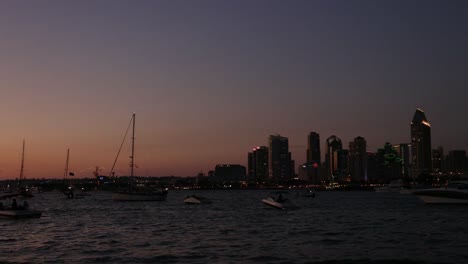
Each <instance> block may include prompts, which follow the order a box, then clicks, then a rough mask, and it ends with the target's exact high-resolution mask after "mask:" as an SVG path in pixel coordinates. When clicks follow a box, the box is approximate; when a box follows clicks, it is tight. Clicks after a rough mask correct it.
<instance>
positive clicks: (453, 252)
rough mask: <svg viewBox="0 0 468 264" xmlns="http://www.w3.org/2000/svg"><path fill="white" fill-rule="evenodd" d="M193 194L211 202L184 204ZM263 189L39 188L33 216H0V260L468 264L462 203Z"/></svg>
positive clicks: (467, 215)
mask: <svg viewBox="0 0 468 264" xmlns="http://www.w3.org/2000/svg"><path fill="white" fill-rule="evenodd" d="M192 193H196V194H198V195H203V196H206V197H209V198H211V200H212V201H213V203H211V204H202V205H186V204H184V203H183V202H182V200H183V198H185V197H186V196H187V195H189V194H192ZM268 194H269V191H263V190H262V191H251V190H249V191H172V192H170V193H169V195H168V199H167V201H165V202H130V203H128V202H127V203H125V202H113V201H112V200H111V193H107V192H95V193H93V194H92V195H91V196H89V197H86V198H84V199H79V200H67V199H65V198H64V197H63V195H62V194H61V193H57V192H53V193H41V194H39V195H38V196H36V197H35V198H33V199H32V200H30V204H31V206H32V207H36V208H41V209H43V211H44V212H43V216H42V217H41V218H39V219H25V220H10V219H0V263H4V262H10V263H467V261H468V251H467V250H466V248H467V246H468V236H467V235H466V234H467V233H468V224H467V223H468V210H467V208H468V207H467V206H463V205H461V206H460V205H457V206H451V205H438V206H431V205H425V204H423V203H421V202H420V201H419V200H418V199H417V198H416V197H414V196H411V195H400V194H395V193H375V192H319V193H317V196H316V197H315V198H307V197H295V196H294V194H295V192H294V191H290V194H291V195H290V197H291V198H292V199H293V200H294V202H295V203H296V204H297V205H298V206H300V208H299V209H297V210H284V211H281V210H276V209H270V208H267V207H266V206H265V205H263V204H262V203H261V199H262V198H266V197H267V196H268Z"/></svg>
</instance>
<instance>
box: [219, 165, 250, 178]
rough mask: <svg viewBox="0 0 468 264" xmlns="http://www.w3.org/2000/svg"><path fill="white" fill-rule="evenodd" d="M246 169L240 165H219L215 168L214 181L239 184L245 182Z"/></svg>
mask: <svg viewBox="0 0 468 264" xmlns="http://www.w3.org/2000/svg"><path fill="white" fill-rule="evenodd" d="M245 176H246V169H245V167H244V166H242V165H239V164H218V165H216V167H215V170H214V175H213V176H212V180H213V181H217V182H238V181H243V180H245Z"/></svg>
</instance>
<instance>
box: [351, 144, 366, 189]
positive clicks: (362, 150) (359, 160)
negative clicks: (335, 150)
mask: <svg viewBox="0 0 468 264" xmlns="http://www.w3.org/2000/svg"><path fill="white" fill-rule="evenodd" d="M348 166H349V174H350V175H351V181H353V182H367V181H368V177H367V143H366V140H365V139H364V138H363V137H356V138H354V141H352V142H349V165H348Z"/></svg>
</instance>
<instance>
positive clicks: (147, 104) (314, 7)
mask: <svg viewBox="0 0 468 264" xmlns="http://www.w3.org/2000/svg"><path fill="white" fill-rule="evenodd" d="M467 14H468V1H426V0H424V1H394V0H392V1H390V0H388V1H348V0H342V1H333V0H332V1H330V0H324V1H312V0H310V1H299V0H296V1H275V0H264V1H260V0H258V1H239V0H235V1H234V0H233V1H218V0H213V1H174V0H170V1H169V0H167V1H156V0H154V1H130V0H128V1H116V0H109V1H86V0H82V1H63V0H60V1H45V0H44V1H21V0H11V1H1V2H0V35H1V38H0V91H1V95H0V120H1V128H2V129H1V133H0V178H11V179H14V178H16V177H18V176H19V169H20V162H21V144H22V140H23V138H24V139H25V140H26V154H25V175H26V177H27V178H42V177H46V178H52V177H53V178H60V177H62V176H63V170H64V166H65V159H66V151H67V148H70V168H71V169H72V170H73V171H74V172H75V174H76V175H77V176H78V177H90V176H92V174H91V171H92V170H93V167H94V166H96V165H98V166H101V167H102V168H103V169H102V173H103V174H107V173H108V172H109V169H110V167H111V166H112V162H113V160H114V158H115V156H116V153H117V150H118V147H119V145H120V142H121V140H122V137H123V135H124V133H125V129H126V127H127V125H128V122H129V120H130V118H131V114H132V112H136V114H137V116H136V117H137V120H136V127H137V131H136V133H137V134H136V138H137V140H136V154H135V159H136V160H135V162H136V164H137V165H138V169H137V170H136V174H137V175H143V176H149V175H152V176H165V175H176V176H192V175H196V174H197V173H198V172H199V171H204V172H207V171H208V170H211V169H213V168H214V166H215V165H216V164H218V163H238V164H242V165H246V163H247V152H249V151H250V150H251V148H252V147H254V146H257V145H266V144H267V138H268V135H270V134H281V135H282V136H286V137H288V138H289V142H290V149H291V151H292V154H293V159H295V160H296V164H299V163H301V162H304V161H305V150H306V142H307V134H308V133H309V132H311V131H316V132H318V133H319V134H320V136H321V142H322V147H323V146H324V142H325V139H326V138H327V137H329V136H330V135H332V134H335V135H337V136H338V137H340V138H341V139H342V141H343V143H344V145H345V146H346V147H347V146H348V142H349V141H351V140H353V138H354V137H357V136H363V137H365V138H366V140H367V142H368V149H369V150H370V151H375V150H376V149H377V148H379V147H381V146H383V144H384V143H385V142H386V141H388V142H391V143H395V144H396V143H404V142H410V122H411V119H412V117H413V114H414V111H415V109H416V108H417V107H419V108H422V109H423V110H424V111H425V113H426V116H427V118H428V120H429V122H430V123H431V124H432V144H433V147H434V148H435V147H436V146H439V145H441V146H443V147H444V149H445V151H446V152H447V151H449V150H453V149H465V150H466V149H468V138H467V135H468V121H467V118H466V116H465V114H466V113H468V104H467V98H468V87H467V85H468V52H467V50H468V15H467ZM129 145H130V144H129V142H128V144H126V147H125V149H124V151H123V153H122V154H121V156H120V158H119V162H118V166H117V168H116V171H117V172H118V174H128V173H129V167H128V156H129Z"/></svg>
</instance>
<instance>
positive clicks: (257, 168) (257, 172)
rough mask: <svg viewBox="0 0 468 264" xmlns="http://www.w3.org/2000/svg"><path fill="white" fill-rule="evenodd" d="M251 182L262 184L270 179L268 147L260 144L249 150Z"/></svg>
mask: <svg viewBox="0 0 468 264" xmlns="http://www.w3.org/2000/svg"><path fill="white" fill-rule="evenodd" d="M249 166H250V167H251V168H249V176H250V177H249V182H250V183H251V184H254V185H261V184H263V183H265V182H266V181H267V180H268V148H267V147H265V146H258V147H255V148H253V150H252V152H249Z"/></svg>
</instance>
